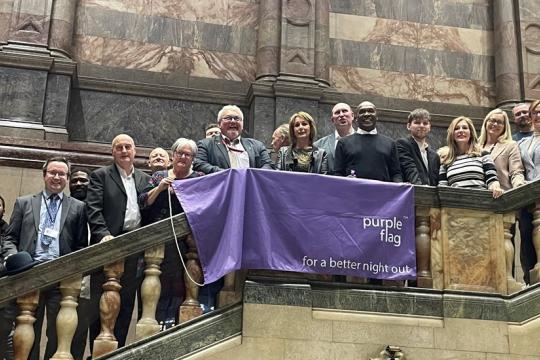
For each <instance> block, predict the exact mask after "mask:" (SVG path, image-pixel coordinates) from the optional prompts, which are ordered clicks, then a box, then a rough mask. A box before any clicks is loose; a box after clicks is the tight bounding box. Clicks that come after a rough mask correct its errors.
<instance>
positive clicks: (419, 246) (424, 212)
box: [416, 207, 433, 288]
mask: <svg viewBox="0 0 540 360" xmlns="http://www.w3.org/2000/svg"><path fill="white" fill-rule="evenodd" d="M416 273H417V280H416V284H417V286H418V287H422V288H432V287H433V277H432V275H431V228H430V217H429V209H428V208H422V207H420V208H417V209H416Z"/></svg>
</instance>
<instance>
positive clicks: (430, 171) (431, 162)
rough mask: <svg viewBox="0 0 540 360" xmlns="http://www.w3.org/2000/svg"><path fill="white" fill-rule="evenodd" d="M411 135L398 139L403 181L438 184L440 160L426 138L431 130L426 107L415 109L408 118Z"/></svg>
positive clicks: (416, 183)
mask: <svg viewBox="0 0 540 360" xmlns="http://www.w3.org/2000/svg"><path fill="white" fill-rule="evenodd" d="M407 130H409V131H410V133H411V136H409V137H408V138H402V139H398V140H397V141H396V143H397V148H398V153H399V162H400V163H401V173H402V175H403V181H405V182H409V183H411V184H414V185H430V186H437V184H438V183H439V167H440V160H439V155H437V152H436V151H434V150H432V149H431V148H430V147H429V146H428V144H427V142H426V138H427V135H428V134H429V132H430V131H431V118H430V115H429V112H428V111H427V110H425V109H416V110H413V111H412V112H411V113H410V114H409V117H408V119H407Z"/></svg>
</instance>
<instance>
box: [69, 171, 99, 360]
mask: <svg viewBox="0 0 540 360" xmlns="http://www.w3.org/2000/svg"><path fill="white" fill-rule="evenodd" d="M89 173H90V171H88V170H87V169H84V168H73V169H72V170H71V176H70V178H69V194H70V195H71V197H74V198H75V199H77V200H80V201H83V202H84V201H86V192H87V191H88V184H89V183H90V177H89V175H88V174H89ZM89 305H90V276H85V277H84V278H83V281H82V285H81V294H80V296H79V305H78V306H77V317H78V322H77V329H76V330H75V334H74V335H73V341H72V342H71V354H72V355H73V358H74V359H75V360H81V359H82V358H83V356H84V350H85V347H86V337H87V334H88V324H89V321H88V319H89V318H90V317H92V318H94V319H97V317H98V316H99V314H97V313H96V312H95V311H94V312H93V313H90V312H91V310H92V309H91V308H90V306H89Z"/></svg>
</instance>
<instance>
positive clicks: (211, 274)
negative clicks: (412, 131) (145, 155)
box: [173, 169, 416, 283]
mask: <svg viewBox="0 0 540 360" xmlns="http://www.w3.org/2000/svg"><path fill="white" fill-rule="evenodd" d="M173 187H174V189H175V191H176V194H177V195H178V199H179V200H180V203H181V204H182V207H183V208H184V211H185V213H186V216H187V219H188V222H189V224H190V226H191V230H192V232H193V236H194V238H195V241H196V243H197V248H198V251H199V258H200V260H201V264H202V267H203V272H204V279H205V282H206V283H210V282H213V281H215V280H217V279H219V278H221V277H222V276H223V275H225V274H227V273H229V272H231V271H234V270H238V269H272V270H284V271H299V272H306V273H318V274H336V275H354V276H361V277H369V278H377V279H393V280H404V279H414V278H415V277H416V253H415V235H414V230H415V229H414V225H415V218H414V187H413V186H411V185H406V184H394V183H383V182H379V181H372V180H361V179H351V178H343V177H335V176H325V175H316V174H303V173H294V172H278V171H271V170H259V169H231V170H227V171H221V172H219V173H215V174H211V175H207V176H203V177H200V178H194V179H188V180H182V181H175V182H174V184H173Z"/></svg>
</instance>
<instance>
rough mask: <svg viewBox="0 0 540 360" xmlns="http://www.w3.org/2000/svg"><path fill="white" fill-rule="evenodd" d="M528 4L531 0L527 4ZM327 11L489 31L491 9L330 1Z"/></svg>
mask: <svg viewBox="0 0 540 360" xmlns="http://www.w3.org/2000/svg"><path fill="white" fill-rule="evenodd" d="M531 2H532V1H531ZM330 11H331V12H336V13H343V14H351V15H360V16H371V17H380V18H385V19H395V20H402V21H412V22H418V23H423V24H433V25H443V26H453V27H461V28H471V29H483V30H492V29H493V20H492V12H493V10H492V6H491V5H489V6H485V5H482V4H467V3H465V2H463V3H458V2H452V1H446V0H330Z"/></svg>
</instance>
